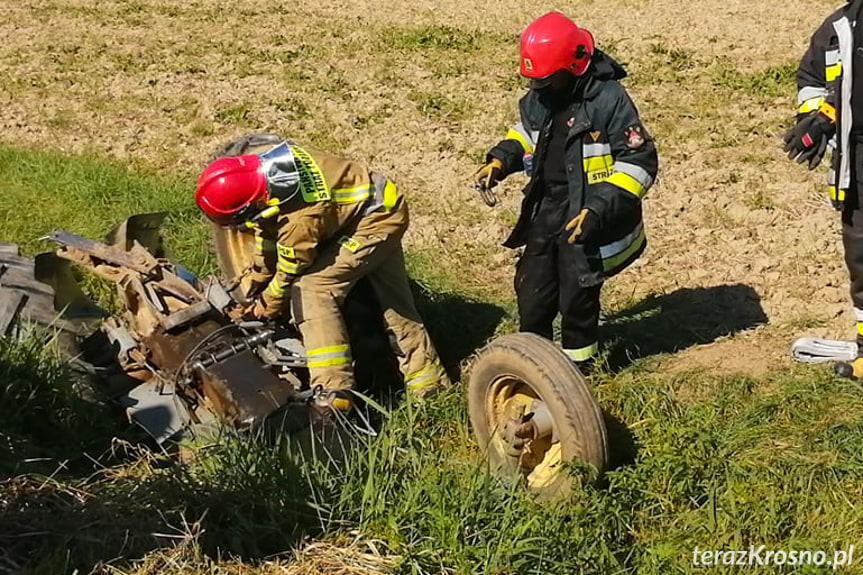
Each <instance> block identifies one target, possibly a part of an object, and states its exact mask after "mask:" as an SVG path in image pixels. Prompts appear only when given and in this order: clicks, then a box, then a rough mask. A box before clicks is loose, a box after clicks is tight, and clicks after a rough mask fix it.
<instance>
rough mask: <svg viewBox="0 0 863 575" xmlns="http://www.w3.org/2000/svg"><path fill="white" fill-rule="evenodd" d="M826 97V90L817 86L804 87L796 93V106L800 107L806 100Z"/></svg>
mask: <svg viewBox="0 0 863 575" xmlns="http://www.w3.org/2000/svg"><path fill="white" fill-rule="evenodd" d="M825 97H827V90H826V89H825V88H819V87H817V86H804V87H802V88H800V91H799V92H797V105H798V106H799V105H801V104H802V103H803V102H805V101H807V100H817V99H820V98H825Z"/></svg>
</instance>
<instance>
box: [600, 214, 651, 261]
mask: <svg viewBox="0 0 863 575" xmlns="http://www.w3.org/2000/svg"><path fill="white" fill-rule="evenodd" d="M642 230H644V222H638V225H637V226H636V227H635V229H634V230H632V232H630V233H628V234H626V236H624V237H622V238H621V239H619V240H617V241H616V242H611V243H610V244H605V245H604V246H600V247H599V257H601V258H602V259H604V260H607V259H609V258H613V257H614V256H616V255H617V254H619V253H621V252H623V251H624V250H626V248H628V247H629V246H631V245H632V242H634V241H635V240H637V239H638V236H639V235H640V234H641V232H642Z"/></svg>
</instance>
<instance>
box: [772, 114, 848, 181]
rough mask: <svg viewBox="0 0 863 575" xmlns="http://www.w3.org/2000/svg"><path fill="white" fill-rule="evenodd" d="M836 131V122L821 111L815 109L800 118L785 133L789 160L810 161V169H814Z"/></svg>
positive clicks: (785, 148) (785, 147) (785, 146)
mask: <svg viewBox="0 0 863 575" xmlns="http://www.w3.org/2000/svg"><path fill="white" fill-rule="evenodd" d="M835 133H836V124H835V123H833V121H832V120H831V119H830V118H828V117H827V116H825V115H824V114H822V113H821V112H820V111H815V112H812V113H810V114H809V115H807V116H803V117H801V118H799V119H798V120H797V125H796V126H794V127H793V128H791V129H790V130H788V132H786V133H785V145H784V146H783V148H782V149H783V150H785V151H786V152H788V159H789V160H794V159H796V160H797V163H798V164H802V163H803V162H809V169H810V170H814V169H815V168H816V166H818V164H820V163H821V159H822V158H823V157H824V152H826V151H827V142H828V141H829V140H830V138H832V137H833V134H835Z"/></svg>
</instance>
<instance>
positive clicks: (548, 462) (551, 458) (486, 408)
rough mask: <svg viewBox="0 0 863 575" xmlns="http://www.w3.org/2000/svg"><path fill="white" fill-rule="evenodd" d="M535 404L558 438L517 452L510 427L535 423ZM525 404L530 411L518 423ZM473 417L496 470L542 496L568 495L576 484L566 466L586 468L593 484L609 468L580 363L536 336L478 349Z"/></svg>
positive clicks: (471, 398)
mask: <svg viewBox="0 0 863 575" xmlns="http://www.w3.org/2000/svg"><path fill="white" fill-rule="evenodd" d="M536 400H538V401H540V402H542V404H544V406H545V408H546V409H547V415H550V416H551V421H552V422H553V433H552V434H550V435H548V434H547V435H543V436H541V437H538V438H535V439H532V440H530V441H529V442H528V443H527V444H526V445H525V446H524V447H522V448H518V447H514V446H513V445H512V444H511V443H508V441H507V439H506V437H507V436H508V437H510V438H511V437H512V435H511V431H510V433H509V434H508V433H507V429H510V430H511V429H512V425H513V421H515V422H516V425H517V423H518V422H519V421H520V422H525V421H529V420H531V419H533V418H534V416H535V414H534V413H533V411H532V410H533V409H534V408H536V406H537V403H535V402H536ZM542 404H540V405H542ZM521 406H525V408H524V409H525V412H526V413H525V414H524V416H523V417H522V418H521V419H520V420H518V417H519V416H518V413H519V411H520V409H521ZM513 409H515V410H516V415H514V414H513ZM468 411H469V414H470V420H471V424H472V426H473V430H474V433H475V434H476V437H477V441H478V443H479V445H480V447H481V448H482V449H483V450H484V452H485V454H486V457H487V458H488V460H489V463H490V464H491V465H492V467H493V469H494V470H495V471H496V472H498V473H499V474H501V475H504V476H510V477H513V476H516V477H518V476H521V477H523V478H524V481H525V483H526V485H527V486H528V487H529V488H530V489H532V490H535V491H537V492H539V493H540V494H542V495H546V496H549V497H554V496H560V495H563V494H565V493H567V492H568V491H569V490H570V488H571V486H572V480H573V479H572V476H571V474H569V473H567V472H566V470H565V467H566V466H565V463H567V462H579V463H583V464H586V465H588V466H589V474H588V476H589V479H590V480H591V481H593V482H596V481H598V480H599V479H600V478H601V477H602V474H603V472H604V471H605V469H606V465H607V462H608V438H607V435H606V429H605V422H604V419H603V416H602V411H601V410H600V408H599V405H598V404H597V402H596V400H595V399H594V397H593V395H592V394H591V392H590V389H589V387H588V386H587V383H586V381H585V379H584V376H583V375H582V374H581V373H580V372H579V371H578V369H577V368H576V367H575V365H573V363H572V362H571V361H570V360H569V359H568V358H567V357H566V356H565V355H564V354H563V353H562V352H561V351H560V350H559V349H557V348H556V347H555V346H554V344H552V343H551V342H549V341H548V340H546V339H545V338H542V337H540V336H538V335H535V334H531V333H517V334H512V335H505V336H503V337H501V338H498V339H497V340H495V341H493V342H492V343H490V344H489V345H488V346H486V347H485V348H484V349H483V350H482V351H480V353H479V355H478V357H477V359H476V361H475V363H474V365H473V368H472V370H471V375H470V381H469V383H468ZM537 411H538V410H537ZM538 419H539V418H538V417H537V420H538Z"/></svg>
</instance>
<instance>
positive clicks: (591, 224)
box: [566, 208, 599, 244]
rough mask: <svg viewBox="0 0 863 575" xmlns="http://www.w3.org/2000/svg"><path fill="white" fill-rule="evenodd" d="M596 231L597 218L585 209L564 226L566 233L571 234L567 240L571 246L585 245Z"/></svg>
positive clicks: (597, 226)
mask: <svg viewBox="0 0 863 575" xmlns="http://www.w3.org/2000/svg"><path fill="white" fill-rule="evenodd" d="M598 229H599V218H598V217H597V215H596V214H594V213H593V212H592V211H590V210H589V209H587V208H584V209H582V210H581V211H580V212H578V215H577V216H575V217H574V218H572V219H571V220H569V223H567V224H566V231H568V232H572V233H571V234H570V235H569V240H568V241H569V243H571V244H583V243H585V242H586V241H587V240H588V239H590V236H592V235H593V234H594V233H596V231H597V230H598Z"/></svg>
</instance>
